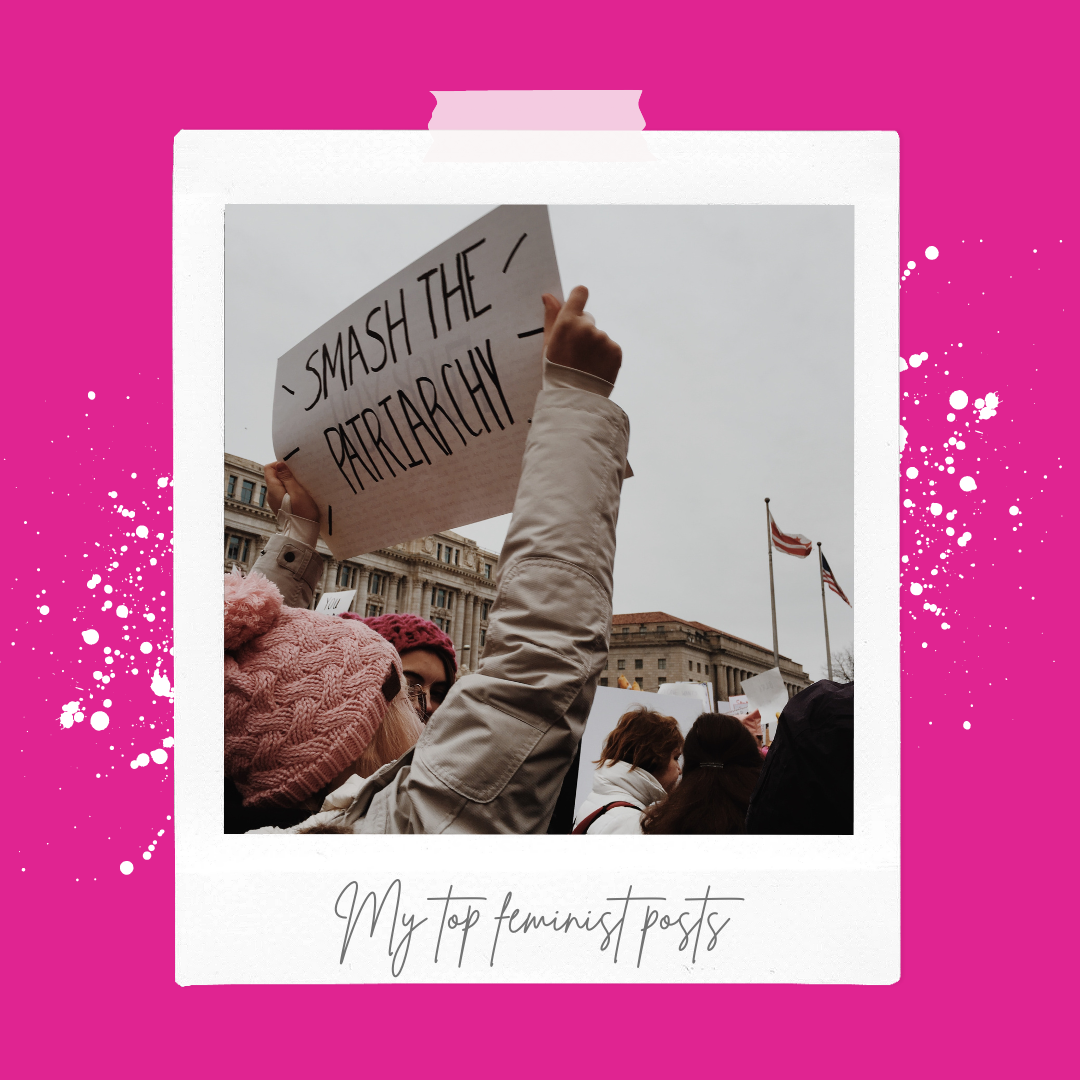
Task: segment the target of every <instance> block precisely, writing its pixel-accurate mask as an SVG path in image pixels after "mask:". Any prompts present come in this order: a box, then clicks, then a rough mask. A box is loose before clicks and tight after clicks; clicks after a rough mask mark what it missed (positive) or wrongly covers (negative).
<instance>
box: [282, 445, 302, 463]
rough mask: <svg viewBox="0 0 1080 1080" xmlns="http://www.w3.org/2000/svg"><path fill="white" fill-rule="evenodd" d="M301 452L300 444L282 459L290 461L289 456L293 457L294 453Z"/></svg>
mask: <svg viewBox="0 0 1080 1080" xmlns="http://www.w3.org/2000/svg"><path fill="white" fill-rule="evenodd" d="M299 453H300V447H299V446H298V447H297V448H296V449H295V450H290V451H289V452H288V453H287V454H286V455H285V456H284V457H283V458H282V459H281V460H282V461H288V460H289V458H291V457H292V456H293V454H299Z"/></svg>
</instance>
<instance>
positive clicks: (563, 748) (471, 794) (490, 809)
mask: <svg viewBox="0 0 1080 1080" xmlns="http://www.w3.org/2000/svg"><path fill="white" fill-rule="evenodd" d="M628 439H629V421H628V420H627V418H626V415H625V413H623V411H622V410H621V409H620V408H619V407H618V406H617V405H615V404H613V403H612V402H611V401H609V400H607V399H606V398H604V397H601V396H600V395H598V394H595V393H587V392H585V391H584V390H582V389H576V388H569V387H561V388H550V389H544V390H542V391H541V392H540V395H539V397H538V398H537V402H536V408H535V410H534V412H533V416H532V427H531V431H530V433H529V440H528V443H527V445H526V448H525V457H524V461H523V465H522V473H521V482H520V485H519V487H518V494H517V500H516V502H515V505H514V516H513V520H512V522H511V525H510V530H509V532H508V533H507V537H506V543H505V545H504V546H503V550H502V555H501V557H500V561H499V571H498V575H497V580H496V585H497V594H496V597H495V604H494V607H493V609H492V615H491V620H492V621H491V626H490V629H489V630H488V636H487V644H486V647H485V651H484V656H483V659H482V660H481V663H480V668H479V670H478V671H477V672H476V673H475V674H473V675H468V676H466V677H464V678H462V679H460V680H459V681H458V682H457V683H456V684H455V685H454V687H453V688H452V689H451V691H450V693H449V694H448V695H447V698H446V700H445V701H444V702H443V704H442V705H440V706H439V710H438V712H437V713H436V714H435V716H434V718H433V719H432V720H431V722H430V723H429V724H428V725H427V727H426V728H425V729H424V734H423V735H422V736H421V738H420V741H419V742H418V743H417V745H416V746H415V747H414V748H413V750H411V751H410V752H409V753H408V754H406V755H405V756H404V757H403V758H401V759H399V760H398V761H396V762H393V763H392V764H390V765H387V766H385V767H384V768H383V769H380V770H379V771H378V772H377V773H375V774H374V775H373V776H371V777H369V778H368V779H367V780H366V781H365V782H364V783H363V785H362V787H361V788H360V791H359V793H358V794H357V796H356V798H355V800H354V801H353V803H352V805H351V806H350V808H349V809H348V810H347V811H346V813H345V814H344V818H343V820H344V823H345V824H347V825H349V826H351V827H352V829H353V830H354V831H356V832H380V833H441V832H470V833H496V832H499V833H502V832H505V833H543V832H545V831H546V829H547V826H548V821H549V819H550V817H551V813H552V810H553V808H554V805H555V800H556V798H557V796H558V793H559V788H560V786H561V784H562V780H563V776H564V775H565V773H566V770H567V768H568V767H569V765H570V762H571V761H572V760H573V757H574V752H575V750H576V749H577V745H578V742H579V740H580V739H581V734H582V731H583V730H584V727H585V720H586V718H587V716H588V714H589V709H590V708H591V706H592V700H593V695H594V694H595V692H596V683H597V680H598V678H599V675H600V672H601V671H602V670H603V668H604V666H605V663H606V658H607V648H608V635H609V633H610V629H611V586H612V566H613V563H614V560H615V523H616V519H617V517H618V511H619V494H620V486H621V481H622V477H623V470H624V468H625V464H626V449H627V442H628Z"/></svg>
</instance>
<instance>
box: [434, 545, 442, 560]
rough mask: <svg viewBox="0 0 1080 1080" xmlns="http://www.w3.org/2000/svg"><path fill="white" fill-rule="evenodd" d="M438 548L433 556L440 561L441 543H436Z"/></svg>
mask: <svg viewBox="0 0 1080 1080" xmlns="http://www.w3.org/2000/svg"><path fill="white" fill-rule="evenodd" d="M438 549H439V550H438V551H437V552H436V553H435V558H436V559H438V561H439V562H442V544H439V545H438Z"/></svg>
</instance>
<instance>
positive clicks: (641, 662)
mask: <svg viewBox="0 0 1080 1080" xmlns="http://www.w3.org/2000/svg"><path fill="white" fill-rule="evenodd" d="M644 666H645V661H644V660H635V661H634V670H635V671H641V669H642V668H643V667H644Z"/></svg>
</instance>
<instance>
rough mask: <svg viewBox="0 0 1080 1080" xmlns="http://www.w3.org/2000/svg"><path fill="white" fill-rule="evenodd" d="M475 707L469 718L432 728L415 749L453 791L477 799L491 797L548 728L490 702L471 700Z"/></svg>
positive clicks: (499, 791)
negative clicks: (529, 721) (467, 720)
mask: <svg viewBox="0 0 1080 1080" xmlns="http://www.w3.org/2000/svg"><path fill="white" fill-rule="evenodd" d="M472 711H473V721H474V722H472V723H470V724H462V725H456V724H452V723H451V724H440V725H439V726H438V727H437V728H436V727H431V728H429V729H428V730H427V731H425V732H424V735H423V736H422V737H421V739H420V742H419V743H417V745H416V751H415V753H416V758H417V763H418V764H422V765H423V766H424V767H425V768H426V769H427V770H428V771H429V772H431V773H432V774H433V775H434V776H436V777H438V779H439V780H440V781H442V783H444V784H445V785H446V786H447V787H448V788H450V790H451V791H454V792H456V793H457V794H458V795H463V796H464V797H465V798H466V799H471V800H472V801H473V802H477V803H489V802H491V801H492V800H493V799H495V798H497V797H498V796H499V794H500V793H501V792H502V790H503V788H505V787H506V785H507V784H508V783H509V782H510V779H511V777H512V776H513V775H514V773H516V772H517V771H518V769H520V768H521V766H522V764H523V762H524V761H525V759H526V758H527V757H528V756H529V755H530V754H531V753H532V752H533V749H534V748H535V747H536V744H537V743H538V742H539V741H540V740H541V739H542V738H543V737H544V732H543V730H541V729H539V728H537V727H534V726H533V725H532V724H528V723H526V722H525V721H524V720H519V719H518V718H517V717H516V716H512V715H511V714H510V713H506V712H503V711H502V710H501V709H496V708H495V707H494V706H492V705H487V704H479V703H477V702H473V705H472ZM476 720H479V721H480V722H479V723H477V722H475V721H476ZM429 736H430V737H429ZM425 744H427V745H426V746H425ZM432 744H436V745H432ZM425 750H428V751H429V752H427V753H425Z"/></svg>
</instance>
